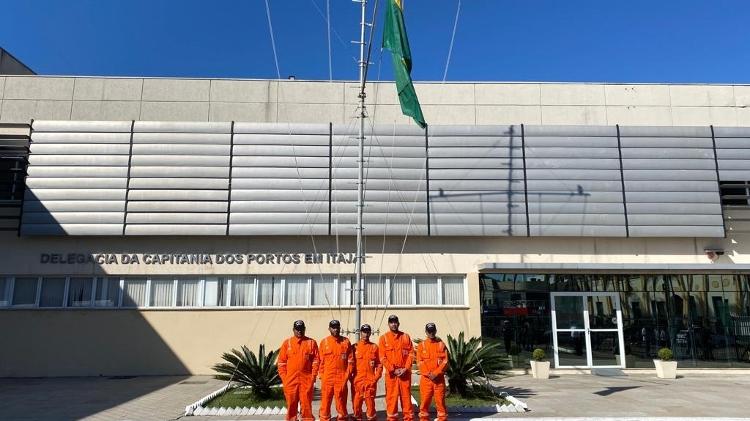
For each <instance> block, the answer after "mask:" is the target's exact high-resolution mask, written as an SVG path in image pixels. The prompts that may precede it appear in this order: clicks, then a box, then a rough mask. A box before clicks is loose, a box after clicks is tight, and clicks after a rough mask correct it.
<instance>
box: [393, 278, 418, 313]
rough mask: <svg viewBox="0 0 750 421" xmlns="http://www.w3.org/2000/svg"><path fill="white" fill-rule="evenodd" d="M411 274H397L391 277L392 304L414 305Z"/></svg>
mask: <svg viewBox="0 0 750 421" xmlns="http://www.w3.org/2000/svg"><path fill="white" fill-rule="evenodd" d="M412 304H413V302H412V300H411V276H397V277H395V278H393V279H391V305H394V306H399V305H400V306H405V305H409V306H410V305H412Z"/></svg>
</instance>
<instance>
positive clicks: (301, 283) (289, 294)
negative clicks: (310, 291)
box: [284, 276, 307, 306]
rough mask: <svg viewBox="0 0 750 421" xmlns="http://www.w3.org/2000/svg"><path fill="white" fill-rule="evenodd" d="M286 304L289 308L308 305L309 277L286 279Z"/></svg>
mask: <svg viewBox="0 0 750 421" xmlns="http://www.w3.org/2000/svg"><path fill="white" fill-rule="evenodd" d="M285 287H286V290H285V293H284V295H285V297H284V303H285V305H287V306H306V305H307V277H306V276H305V277H302V276H294V277H291V276H290V277H287V278H286V286H285Z"/></svg>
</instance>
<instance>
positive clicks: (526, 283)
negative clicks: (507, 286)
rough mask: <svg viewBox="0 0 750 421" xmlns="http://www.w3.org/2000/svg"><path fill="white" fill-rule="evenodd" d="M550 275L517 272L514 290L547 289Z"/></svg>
mask: <svg viewBox="0 0 750 421" xmlns="http://www.w3.org/2000/svg"><path fill="white" fill-rule="evenodd" d="M548 278H551V276H550V275H541V274H540V275H537V274H525V275H524V274H519V275H518V276H516V283H515V286H516V287H515V291H547V285H548V284H549V279H548Z"/></svg>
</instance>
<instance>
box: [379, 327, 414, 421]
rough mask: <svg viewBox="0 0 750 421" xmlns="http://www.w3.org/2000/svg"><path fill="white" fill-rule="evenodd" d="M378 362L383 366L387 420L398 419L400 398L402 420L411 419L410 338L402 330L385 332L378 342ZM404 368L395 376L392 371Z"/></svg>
mask: <svg viewBox="0 0 750 421" xmlns="http://www.w3.org/2000/svg"><path fill="white" fill-rule="evenodd" d="M378 348H379V350H380V362H382V363H383V367H384V368H385V371H386V375H385V407H386V414H387V416H388V420H389V421H396V420H398V402H399V399H400V400H401V410H402V411H403V413H404V421H411V420H412V419H413V418H414V413H413V411H414V410H413V409H412V405H411V364H412V362H413V361H414V345H413V344H412V342H411V338H410V337H409V335H407V334H406V333H404V332H398V333H393V332H390V331H389V332H386V334H385V335H383V336H381V337H380V341H379V342H378ZM397 368H404V369H406V371H404V373H403V374H401V376H400V377H396V375H395V374H394V373H393V371H394V370H395V369H397Z"/></svg>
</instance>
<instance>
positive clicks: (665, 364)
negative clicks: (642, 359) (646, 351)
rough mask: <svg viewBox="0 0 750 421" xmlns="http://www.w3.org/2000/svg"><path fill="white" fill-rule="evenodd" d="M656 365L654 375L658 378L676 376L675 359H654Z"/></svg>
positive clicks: (674, 377) (672, 377)
mask: <svg viewBox="0 0 750 421" xmlns="http://www.w3.org/2000/svg"><path fill="white" fill-rule="evenodd" d="M654 366H655V367H656V377H658V378H660V379H676V378H677V361H662V360H654Z"/></svg>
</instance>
